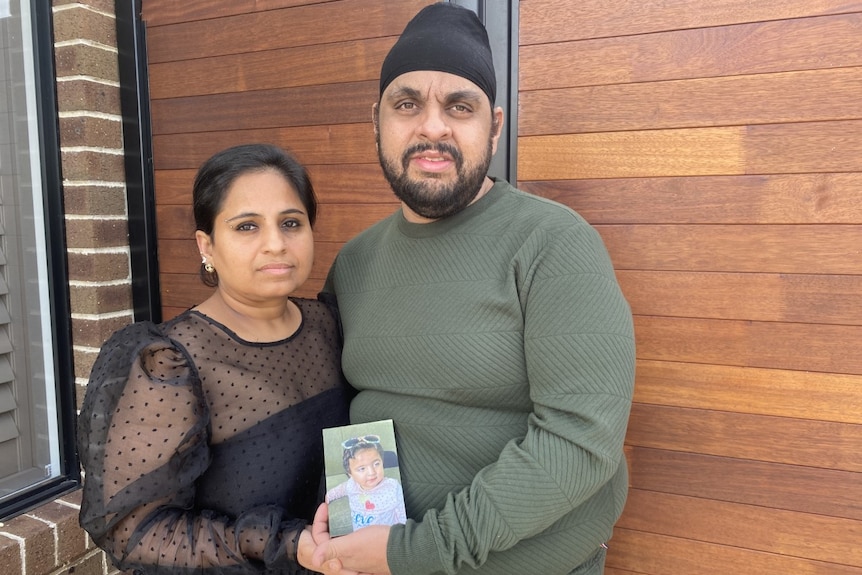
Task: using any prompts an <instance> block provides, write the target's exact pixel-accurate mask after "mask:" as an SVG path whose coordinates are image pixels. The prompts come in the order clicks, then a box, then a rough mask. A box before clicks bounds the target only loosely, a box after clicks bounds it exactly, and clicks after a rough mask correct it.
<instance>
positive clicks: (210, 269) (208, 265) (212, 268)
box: [201, 254, 215, 274]
mask: <svg viewBox="0 0 862 575" xmlns="http://www.w3.org/2000/svg"><path fill="white" fill-rule="evenodd" d="M201 264H202V265H203V266H204V269H205V270H206V271H207V273H208V274H211V273H213V272H214V271H215V266H214V265H212V264H211V263H207V257H206V256H205V255H203V254H201Z"/></svg>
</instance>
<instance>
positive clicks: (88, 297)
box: [69, 284, 132, 315]
mask: <svg viewBox="0 0 862 575" xmlns="http://www.w3.org/2000/svg"><path fill="white" fill-rule="evenodd" d="M69 303H70V305H71V307H72V313H74V314H91V315H92V314H103V313H114V312H119V311H126V310H128V309H131V307H132V286H131V284H120V285H95V286H78V285H73V286H69Z"/></svg>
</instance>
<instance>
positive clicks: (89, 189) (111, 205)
mask: <svg viewBox="0 0 862 575" xmlns="http://www.w3.org/2000/svg"><path fill="white" fill-rule="evenodd" d="M114 147H116V146H114ZM63 207H64V209H65V210H66V215H76V216H79V215H80V216H123V217H125V216H126V189H125V188H122V187H109V186H99V185H85V186H68V185H67V186H63Z"/></svg>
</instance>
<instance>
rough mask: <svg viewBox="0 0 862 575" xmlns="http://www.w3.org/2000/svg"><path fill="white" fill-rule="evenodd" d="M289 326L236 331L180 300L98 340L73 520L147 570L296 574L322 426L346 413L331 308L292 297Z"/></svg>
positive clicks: (125, 564) (84, 412)
mask: <svg viewBox="0 0 862 575" xmlns="http://www.w3.org/2000/svg"><path fill="white" fill-rule="evenodd" d="M292 301H294V302H295V303H296V304H297V305H298V306H299V308H300V310H301V311H302V324H301V326H300V328H299V330H298V331H297V332H296V333H295V334H294V335H293V336H291V337H290V338H288V339H286V340H283V341H278V342H271V343H252V342H248V341H244V340H242V339H240V338H239V337H237V336H236V334H234V333H233V332H231V331H230V330H228V329H227V328H226V327H225V326H223V325H221V324H219V323H217V322H215V321H213V320H211V319H209V318H208V317H206V316H204V315H202V314H200V313H198V312H196V311H193V310H192V311H187V312H185V313H183V314H181V315H179V316H177V317H176V318H174V319H173V320H171V321H169V322H166V323H164V324H161V325H154V324H152V323H146V322H141V323H136V324H133V325H130V326H128V327H126V328H124V329H122V330H120V331H118V332H117V333H116V334H114V335H113V336H112V337H111V338H110V339H109V340H108V341H107V342H106V343H105V345H104V346H103V347H102V350H101V352H100V354H99V357H98V359H97V360H96V363H95V364H94V366H93V369H92V373H91V377H90V383H89V385H88V387H87V393H86V396H85V399H84V404H83V407H82V409H81V414H80V416H79V419H78V450H79V454H80V457H81V461H82V464H83V467H84V470H85V480H84V497H83V504H82V508H81V515H80V519H81V525H82V526H83V527H84V528H85V529H86V530H87V531H88V532H89V533H90V535H91V536H92V537H93V540H94V541H95V542H96V543H97V544H98V545H99V546H100V547H102V548H103V549H105V550H106V551H107V552H108V554H109V556H110V557H111V559H112V560H113V561H114V563H115V564H116V565H117V566H118V567H119V568H121V569H124V570H134V571H135V572H138V573H142V574H146V575H162V574H171V575H186V574H190V573H201V574H207V575H209V574H231V575H232V574H248V573H267V574H276V573H277V574H282V575H284V574H294V573H304V572H305V571H304V570H303V569H302V568H301V567H300V566H299V565H298V564H297V563H296V544H297V541H298V538H299V533H300V531H301V530H302V529H303V528H304V527H305V525H306V524H307V523H308V522H309V521H310V519H311V517H312V516H313V514H314V510H315V508H316V506H317V504H318V502H319V501H320V500H321V491H320V488H321V478H322V473H323V443H322V438H321V429H323V428H324V427H333V426H338V425H344V424H346V423H347V419H348V417H347V408H348V403H349V399H350V395H351V393H350V391H349V388H348V387H347V385H346V383H345V382H344V379H343V376H342V373H341V347H340V335H339V330H338V325H337V321H336V319H335V316H334V314H333V312H332V311H331V310H330V309H329V308H328V307H327V306H325V305H324V304H323V303H321V302H318V301H314V300H305V299H294V300H292Z"/></svg>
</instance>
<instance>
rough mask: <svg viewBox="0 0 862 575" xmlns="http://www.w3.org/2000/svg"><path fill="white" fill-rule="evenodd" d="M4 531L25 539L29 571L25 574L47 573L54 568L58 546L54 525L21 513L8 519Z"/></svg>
mask: <svg viewBox="0 0 862 575" xmlns="http://www.w3.org/2000/svg"><path fill="white" fill-rule="evenodd" d="M3 531H5V532H6V533H10V534H12V535H15V536H17V537H21V538H22V539H24V562H25V565H26V568H27V571H26V573H24V574H23V575H45V574H46V573H49V572H51V571H52V570H53V569H54V567H55V566H56V563H55V561H54V556H55V555H54V551H55V548H56V547H55V544H54V528H53V527H51V526H49V525H47V524H45V523H43V522H42V521H39V520H37V519H33V518H32V517H28V516H27V515H19V516H18V517H16V518H14V519H11V520H9V521H7V522H6V525H5V526H4V527H3Z"/></svg>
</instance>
